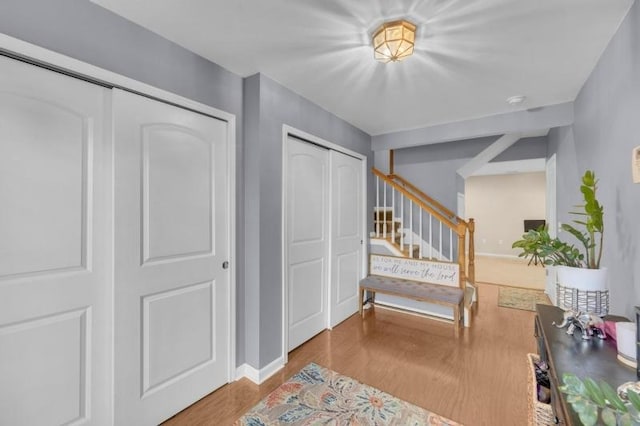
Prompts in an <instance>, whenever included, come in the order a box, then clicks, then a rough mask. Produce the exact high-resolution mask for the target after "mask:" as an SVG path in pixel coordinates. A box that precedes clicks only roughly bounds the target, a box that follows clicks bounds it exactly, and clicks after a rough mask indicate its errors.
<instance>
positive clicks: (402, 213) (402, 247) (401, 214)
mask: <svg viewBox="0 0 640 426" xmlns="http://www.w3.org/2000/svg"><path fill="white" fill-rule="evenodd" d="M400 217H401V218H402V233H401V234H400V250H402V251H404V233H405V230H404V223H405V222H404V195H403V194H402V193H401V194H400Z"/></svg>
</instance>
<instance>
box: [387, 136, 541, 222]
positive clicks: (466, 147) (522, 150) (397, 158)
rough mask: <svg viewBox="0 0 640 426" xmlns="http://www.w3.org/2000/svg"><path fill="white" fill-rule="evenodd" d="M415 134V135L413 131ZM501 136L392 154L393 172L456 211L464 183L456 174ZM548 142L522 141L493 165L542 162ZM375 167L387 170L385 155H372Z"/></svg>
mask: <svg viewBox="0 0 640 426" xmlns="http://www.w3.org/2000/svg"><path fill="white" fill-rule="evenodd" d="M412 132H415V131H412ZM499 137H500V136H491V137H484V138H476V139H467V140H462V141H456V142H446V143H440V144H433V145H423V146H419V147H414V148H404V149H397V150H395V151H394V153H395V155H394V165H395V172H396V173H398V174H399V175H400V176H402V177H403V178H405V179H407V180H409V181H410V182H412V183H413V184H414V185H416V186H417V187H418V188H420V189H421V190H423V191H424V192H426V193H427V194H428V195H430V196H431V197H433V198H435V199H436V200H438V201H439V202H440V203H442V204H443V205H444V206H445V207H447V208H448V209H450V210H452V211H454V212H455V211H456V209H457V202H458V200H457V192H461V193H464V181H463V180H461V178H460V176H458V174H457V173H456V171H457V170H458V169H459V168H460V167H461V166H463V165H464V164H465V163H467V162H468V161H469V160H470V159H472V158H473V157H475V156H476V155H478V154H479V153H480V152H481V151H482V150H484V149H485V148H487V147H488V146H489V145H491V144H492V143H493V142H495V141H496V139H498V138H499ZM546 155H547V138H546V137H537V138H524V139H521V140H519V141H518V142H516V143H515V144H513V145H512V146H511V147H509V148H508V149H506V150H505V151H504V152H503V153H501V154H500V155H498V156H497V157H496V158H495V159H494V160H493V161H512V160H525V159H531V158H545V157H546ZM375 164H376V166H378V167H382V170H383V171H384V172H386V171H387V169H388V151H376V152H375Z"/></svg>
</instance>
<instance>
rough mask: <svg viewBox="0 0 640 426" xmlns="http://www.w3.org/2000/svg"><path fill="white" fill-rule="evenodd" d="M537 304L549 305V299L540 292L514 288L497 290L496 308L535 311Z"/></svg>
mask: <svg viewBox="0 0 640 426" xmlns="http://www.w3.org/2000/svg"><path fill="white" fill-rule="evenodd" d="M537 303H540V304H542V305H551V301H550V300H549V297H548V296H547V295H546V294H545V293H544V291H542V290H530V289H527V288H515V287H500V288H499V289H498V306H501V307H503V308H513V309H521V310H523V311H535V310H536V304H537Z"/></svg>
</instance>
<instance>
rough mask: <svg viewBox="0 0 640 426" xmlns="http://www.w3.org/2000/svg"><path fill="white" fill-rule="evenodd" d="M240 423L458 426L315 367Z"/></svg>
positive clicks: (245, 425) (247, 425) (255, 425)
mask: <svg viewBox="0 0 640 426" xmlns="http://www.w3.org/2000/svg"><path fill="white" fill-rule="evenodd" d="M235 424H236V425H238V426H240V425H242V426H261V425H283V424H284V425H336V426H337V425H354V426H355V425H403V426H404V425H412V426H419V425H429V426H453V425H459V423H456V422H453V421H451V420H448V419H446V418H444V417H441V416H438V415H437V414H434V413H431V412H429V411H427V410H424V409H422V408H420V407H417V406H415V405H413V404H409V403H408V402H405V401H402V400H400V399H398V398H396V397H394V396H391V395H389V394H388V393H385V392H382V391H380V390H378V389H375V388H372V387H371V386H367V385H364V384H362V383H360V382H358V381H356V380H354V379H352V378H350V377H347V376H343V375H341V374H338V373H336V372H335V371H331V370H329V369H327V368H324V367H320V366H319V365H316V364H313V363H311V364H309V365H307V366H306V367H304V368H303V369H302V370H300V372H298V374H296V375H295V376H293V377H292V378H291V379H289V380H288V381H287V382H285V383H283V384H282V385H280V387H278V388H277V389H276V390H274V391H273V392H271V393H270V394H269V395H268V396H267V397H266V398H265V399H263V400H262V401H260V403H259V404H258V405H256V406H255V407H253V408H252V409H251V410H249V412H247V413H246V414H245V415H244V416H243V417H242V418H240V419H239V420H238V421H236V423H235Z"/></svg>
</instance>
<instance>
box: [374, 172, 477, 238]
mask: <svg viewBox="0 0 640 426" xmlns="http://www.w3.org/2000/svg"><path fill="white" fill-rule="evenodd" d="M372 171H373V174H374V175H376V176H377V177H379V178H380V179H382V180H383V181H385V182H386V183H387V184H388V185H390V186H391V187H392V188H394V189H396V190H397V191H398V192H400V193H401V194H403V195H404V196H405V197H407V198H408V199H410V200H411V201H413V202H414V203H415V204H417V205H418V206H419V207H421V208H422V209H423V210H426V211H428V212H429V213H430V214H431V215H432V216H434V217H435V218H436V219H438V220H439V221H440V222H442V223H444V224H445V225H447V226H448V227H449V229H452V230H453V231H455V233H456V234H458V235H460V228H459V226H458V224H457V223H453V222H452V221H451V219H449V218H448V217H446V216H444V215H443V214H442V213H440V212H438V211H436V210H435V209H434V208H433V207H431V206H429V205H428V204H426V203H425V202H424V201H422V200H421V199H419V198H418V197H416V196H415V195H413V194H412V193H411V192H409V191H407V190H406V188H404V187H402V186H401V185H400V184H398V183H396V182H394V181H393V180H391V179H390V178H389V177H387V176H386V175H385V174H384V173H382V172H381V171H379V170H378V169H376V168H375V167H374V168H372ZM465 226H466V225H465ZM462 235H464V232H463V233H462Z"/></svg>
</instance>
